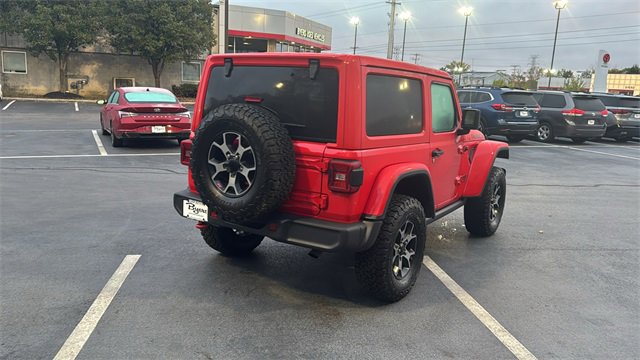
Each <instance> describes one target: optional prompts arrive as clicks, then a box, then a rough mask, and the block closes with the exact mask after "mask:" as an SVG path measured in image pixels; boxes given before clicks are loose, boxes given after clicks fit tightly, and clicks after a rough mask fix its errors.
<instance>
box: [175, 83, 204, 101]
mask: <svg viewBox="0 0 640 360" xmlns="http://www.w3.org/2000/svg"><path fill="white" fill-rule="evenodd" d="M171 91H172V92H173V94H174V95H175V96H177V97H181V98H195V97H196V94H197V93H198V84H182V85H171Z"/></svg>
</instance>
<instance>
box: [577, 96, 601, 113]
mask: <svg viewBox="0 0 640 360" xmlns="http://www.w3.org/2000/svg"><path fill="white" fill-rule="evenodd" d="M573 102H575V103H576V109H580V110H587V111H602V110H604V109H605V107H604V104H603V103H602V101H600V99H596V98H587V97H575V98H573Z"/></svg>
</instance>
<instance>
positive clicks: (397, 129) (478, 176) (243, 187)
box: [174, 53, 509, 301]
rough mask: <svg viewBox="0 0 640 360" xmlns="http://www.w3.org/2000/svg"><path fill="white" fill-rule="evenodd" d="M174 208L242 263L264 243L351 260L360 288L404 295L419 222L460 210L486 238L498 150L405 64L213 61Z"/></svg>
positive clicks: (440, 80) (322, 59)
mask: <svg viewBox="0 0 640 360" xmlns="http://www.w3.org/2000/svg"><path fill="white" fill-rule="evenodd" d="M203 70H204V71H203V75H202V80H201V82H200V87H199V89H198V97H197V100H196V105H195V110H194V118H193V124H192V128H191V129H192V131H193V134H192V137H191V139H190V140H186V141H184V142H183V143H182V144H181V162H182V163H183V164H185V165H188V166H189V171H188V184H189V185H188V188H187V189H185V190H183V191H179V192H177V193H175V194H174V207H175V209H176V211H177V212H178V213H179V214H180V215H181V216H184V217H186V218H189V219H192V220H196V221H198V224H197V225H196V227H197V228H198V229H200V231H201V234H202V237H203V238H204V241H205V242H206V243H207V244H208V245H209V246H210V247H212V248H213V249H215V250H217V251H219V252H220V253H222V254H223V255H225V256H244V255H247V254H249V253H250V252H251V251H253V249H254V248H256V247H257V246H258V245H259V244H260V243H261V242H262V241H263V238H264V237H269V238H270V239H273V240H276V241H280V242H284V243H288V244H293V245H299V246H303V247H306V248H310V249H311V253H310V255H312V256H316V257H317V256H319V255H320V254H321V253H322V252H324V251H334V252H335V251H342V252H350V253H355V273H356V277H357V279H358V280H359V282H360V283H361V284H362V285H363V286H364V287H365V288H366V289H368V290H369V291H370V292H371V293H372V294H373V295H374V296H376V297H378V298H380V299H382V300H384V301H397V300H399V299H401V298H403V297H404V296H406V295H407V294H408V293H409V291H410V290H411V288H412V287H413V285H414V284H415V282H416V278H417V276H418V272H419V271H420V269H421V264H422V260H423V255H424V250H425V241H426V235H427V233H426V225H427V224H428V223H430V222H433V221H435V220H436V219H439V218H441V217H442V216H445V215H446V214H448V213H450V212H452V211H454V210H455V209H458V208H461V207H463V206H464V219H465V220H464V221H465V226H466V228H467V230H468V231H469V232H470V233H471V234H474V235H477V236H489V235H492V234H493V233H494V232H495V231H496V229H497V228H498V225H499V224H500V220H501V217H502V213H503V210H504V205H505V195H506V182H505V176H506V175H505V170H504V169H502V168H499V167H496V166H494V161H495V159H496V157H503V158H508V155H509V148H508V145H507V144H505V143H504V142H499V141H488V140H485V138H484V136H483V135H482V133H480V132H479V131H477V130H475V129H477V127H478V124H479V120H480V117H479V112H478V111H477V110H474V109H467V110H464V111H461V109H460V106H459V105H458V101H457V97H456V92H455V86H454V84H453V81H452V79H451V77H450V76H449V75H448V74H447V73H445V72H443V71H440V70H435V69H429V68H425V67H422V66H418V65H414V64H408V63H405V62H397V61H391V60H387V59H379V58H373V57H365V56H355V55H344V54H310V53H307V54H304V53H291V54H280V53H275V54H260V53H252V54H224V55H212V56H209V58H208V59H207V61H206V63H205V65H204V68H203Z"/></svg>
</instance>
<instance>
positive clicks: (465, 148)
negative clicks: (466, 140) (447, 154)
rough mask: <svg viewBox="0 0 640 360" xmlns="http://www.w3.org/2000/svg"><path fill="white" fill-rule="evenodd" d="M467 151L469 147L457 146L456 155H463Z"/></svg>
mask: <svg viewBox="0 0 640 360" xmlns="http://www.w3.org/2000/svg"><path fill="white" fill-rule="evenodd" d="M467 151H469V147H468V146H467V145H458V154H464V153H465V152H467Z"/></svg>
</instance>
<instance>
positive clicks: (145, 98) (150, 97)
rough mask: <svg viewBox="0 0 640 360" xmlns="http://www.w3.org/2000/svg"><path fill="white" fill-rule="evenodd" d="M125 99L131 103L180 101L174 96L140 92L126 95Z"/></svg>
mask: <svg viewBox="0 0 640 360" xmlns="http://www.w3.org/2000/svg"><path fill="white" fill-rule="evenodd" d="M124 98H125V99H127V101H128V102H130V103H176V102H178V100H177V99H176V97H175V96H173V95H172V94H167V93H161V92H153V91H140V92H128V93H124Z"/></svg>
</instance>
